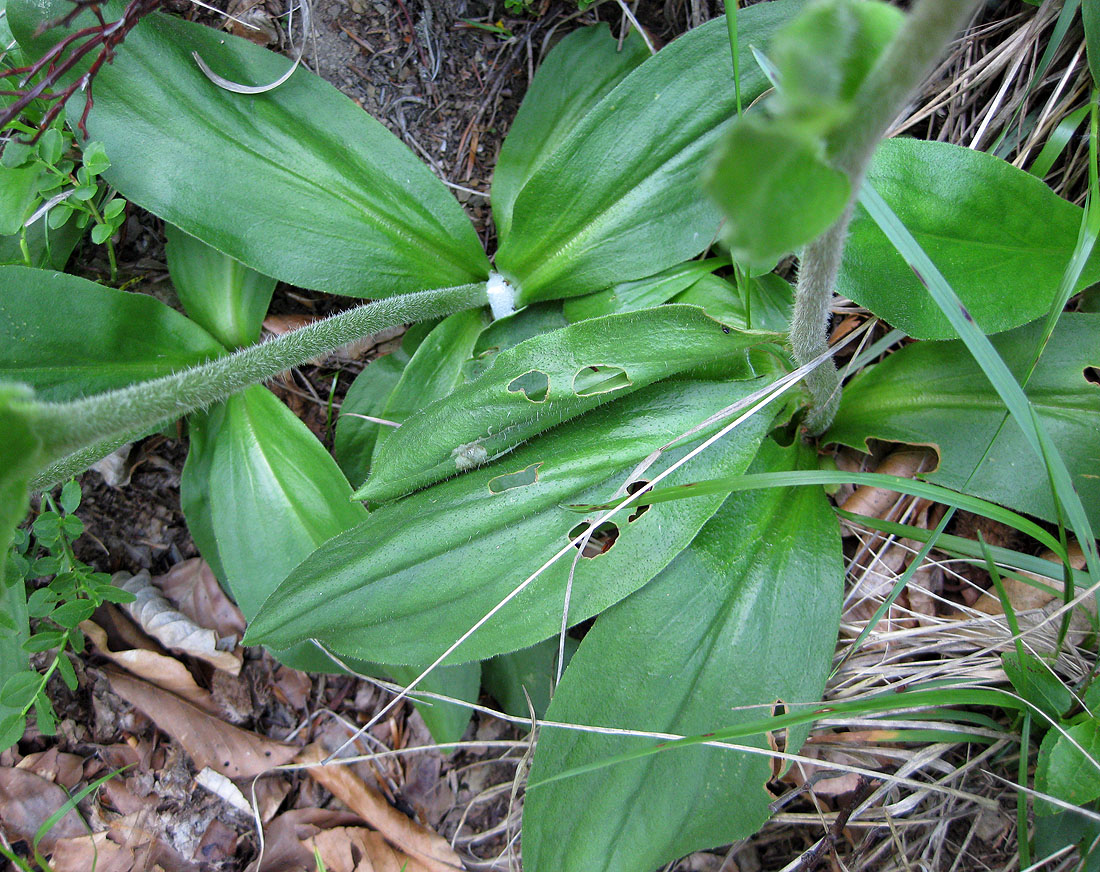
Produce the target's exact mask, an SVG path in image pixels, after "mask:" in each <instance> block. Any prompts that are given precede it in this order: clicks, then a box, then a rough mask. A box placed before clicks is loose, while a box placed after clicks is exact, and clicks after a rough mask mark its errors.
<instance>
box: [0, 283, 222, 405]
mask: <svg viewBox="0 0 1100 872" xmlns="http://www.w3.org/2000/svg"><path fill="white" fill-rule="evenodd" d="M222 354H225V349H224V348H223V347H222V346H221V344H220V343H219V342H218V341H217V340H215V339H214V338H213V337H212V336H211V335H210V334H209V333H207V332H206V331H205V330H203V329H202V328H201V327H199V325H198V324H196V323H195V322H193V321H189V320H188V319H187V318H185V317H184V316H183V315H181V314H180V313H179V312H176V311H174V310H173V309H169V308H168V307H167V306H166V305H164V303H162V302H160V301H159V300H157V299H155V298H154V297H150V296H147V295H146V294H135V293H128V292H126V291H117V290H115V289H114V288H106V287H104V286H103V285H97V284H96V283H95V282H90V281H88V280H87V279H82V278H78V277H77V276H70V275H65V274H64V273H58V272H52V271H50V270H38V269H31V268H29V267H22V266H0V377H2V378H6V379H10V380H13V381H20V382H25V383H27V384H29V385H31V386H33V387H34V389H35V391H36V392H37V393H38V395H39V397H40V398H41V399H46V400H53V401H60V400H70V399H74V398H76V397H81V396H87V395H89V394H95V393H100V392H102V391H107V390H112V389H114V388H120V387H124V386H125V385H128V384H133V383H134V382H139V381H146V380H148V379H153V378H158V377H160V376H163V375H168V373H171V372H175V371H177V370H181V369H187V368H188V367H191V366H195V365H196V364H199V363H203V362H205V361H207V360H211V359H212V358H215V357H218V356H220V355H222Z"/></svg>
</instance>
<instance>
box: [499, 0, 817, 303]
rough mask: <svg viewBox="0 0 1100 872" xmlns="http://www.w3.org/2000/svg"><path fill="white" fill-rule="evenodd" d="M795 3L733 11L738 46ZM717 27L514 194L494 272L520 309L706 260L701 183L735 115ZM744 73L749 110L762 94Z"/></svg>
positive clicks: (667, 52)
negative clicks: (507, 283)
mask: <svg viewBox="0 0 1100 872" xmlns="http://www.w3.org/2000/svg"><path fill="white" fill-rule="evenodd" d="M801 6H802V3H801V2H796V0H777V2H772V3H761V4H757V5H755V6H752V7H750V8H748V9H744V10H742V11H740V12H739V13H738V22H739V45H740V50H741V52H742V53H744V54H747V53H748V51H749V46H750V44H754V43H755V44H760V43H763V42H766V41H767V40H768V39H769V37H770V36H771V34H772V33H773V32H774V31H775V30H776V29H777V28H778V27H780V26H781V25H782V24H783V23H785V22H786V21H787V20H789V19H790V18H791V16H792V15H794V14H795V13H796V12H797V11H798V10H799V9H800V8H801ZM732 77H733V57H732V52H731V51H730V45H729V37H728V33H727V31H726V23H725V20H724V19H717V20H714V21H709V22H707V23H706V24H704V25H703V26H702V27H699V28H696V29H695V30H693V31H691V32H690V33H688V34H686V35H684V36H682V37H681V38H680V39H677V40H676V41H675V42H673V43H671V44H670V45H668V46H666V47H665V48H664V49H662V50H661V51H660V52H658V53H657V54H656V55H655V56H654V57H652V58H650V59H649V60H647V61H645V63H643V64H642V65H641V66H639V67H637V68H636V69H635V70H634V71H633V72H631V73H630V74H629V75H628V76H627V77H626V78H625V79H623V81H622V82H621V83H620V84H619V85H618V86H617V87H616V88H614V89H613V90H612V91H610V92H609V93H608V94H606V95H605V96H604V97H603V99H602V100H600V102H599V103H597V104H596V105H595V106H594V107H592V108H591V109H590V110H589V111H588V113H587V114H586V115H585V116H584V118H583V119H582V120H581V121H580V122H579V123H578V124H577V125H576V127H574V128H573V130H572V131H571V132H570V133H569V135H568V136H567V137H566V138H565V139H564V140H563V141H562V142H561V143H560V144H559V145H558V147H557V148H556V149H555V150H554V153H553V154H552V155H550V156H549V157H547V158H546V159H545V160H544V161H543V162H542V164H541V165H540V166H539V168H538V169H537V170H536V171H535V173H534V175H532V176H531V178H530V179H529V180H528V181H527V183H526V184H525V185H524V187H523V189H522V190H521V191H520V192H519V195H518V196H517V197H516V201H515V206H514V208H513V213H512V227H511V230H510V232H509V234H508V236H507V238H506V239H504V240H503V242H502V244H501V247H500V250H499V251H498V252H497V256H496V264H497V268H498V269H499V270H500V271H501V273H502V274H503V275H504V276H505V277H506V278H507V279H508V280H509V281H511V282H512V284H513V285H514V286H515V287H516V288H517V290H518V294H517V296H518V301H519V302H520V304H526V303H530V302H533V301H535V300H545V299H553V298H559V297H573V296H577V295H579V294H584V293H589V292H591V291H597V290H600V289H602V288H606V287H610V286H611V285H613V284H615V283H617V282H623V281H628V280H631V279H639V278H643V277H645V276H649V275H653V274H654V273H656V272H658V271H660V270H663V269H667V268H668V267H670V266H673V265H675V264H677V263H682V262H683V261H685V260H688V259H690V258H692V257H694V256H695V255H697V254H699V252H701V251H703V250H704V249H705V248H706V247H707V246H708V245H710V243H711V242H712V240H713V239H714V237H715V234H716V233H717V231H718V224H719V215H718V211H717V209H716V208H715V207H714V206H712V205H711V204H710V203H709V202H707V200H706V198H705V197H704V196H703V194H702V192H701V190H700V188H699V185H698V182H697V179H698V178H699V174H700V172H701V170H702V166H703V164H704V163H705V161H706V159H707V156H708V155H709V153H710V151H711V150H712V148H713V145H714V143H715V142H716V141H717V139H718V137H719V136H720V134H721V131H722V128H723V125H724V123H725V122H726V121H727V120H728V119H729V118H731V117H732V116H733V115H734V113H735V111H736V97H735V94H734V89H733V88H732V87H726V86H724V85H722V84H716V83H726V82H730V81H732ZM768 86H769V85H768V82H767V79H766V78H765V77H764V75H763V74H762V73H761V72H760V71H759V70H756V69H742V71H741V94H742V97H743V99H744V100H746V101H751V100H753V99H755V98H756V97H757V96H759V95H760V94H761V93H763V91H764V90H765V89H766V88H767V87H768Z"/></svg>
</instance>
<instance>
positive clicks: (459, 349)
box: [372, 309, 488, 677]
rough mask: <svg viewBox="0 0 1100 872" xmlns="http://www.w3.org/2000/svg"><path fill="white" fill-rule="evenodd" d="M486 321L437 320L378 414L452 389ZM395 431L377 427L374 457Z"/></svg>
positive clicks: (398, 418)
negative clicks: (437, 322)
mask: <svg viewBox="0 0 1100 872" xmlns="http://www.w3.org/2000/svg"><path fill="white" fill-rule="evenodd" d="M487 323H488V315H487V313H486V311H485V310H484V309H468V310H467V311H465V312H456V313H455V314H454V315H449V316H448V317H446V318H444V319H443V320H442V321H440V322H439V324H437V325H436V326H435V327H434V328H433V329H432V331H431V333H429V334H428V335H427V336H425V337H424V339H423V341H422V342H421V343H420V344H419V345H418V346H417V348H416V351H415V352H414V353H413V356H412V358H411V359H410V360H409V363H408V365H407V366H406V367H405V369H404V370H403V371H402V373H401V375H400V377H399V378H398V380H397V384H395V385H394V387H393V390H392V391H391V392H390V395H389V398H388V399H387V400H386V403H385V405H383V406H382V410H381V412H380V413H379V415H378V417H380V418H384V419H386V420H387V421H394V422H396V423H398V424H403V423H404V422H405V420H406V419H407V418H408V417H409V416H410V415H412V414H413V413H414V412H417V411H419V410H420V409H422V408H424V407H425V406H427V405H428V404H429V403H431V402H433V401H435V400H438V399H442V398H443V397H445V396H447V395H448V394H449V393H450V392H451V391H452V390H454V388H455V387H456V386H457V385H458V384H459V383H460V382H461V381H462V366H463V364H464V363H466V361H467V360H468V359H469V358H470V355H471V354H472V352H473V349H474V344H475V343H476V342H477V340H478V337H479V336H480V335H481V331H482V330H483V329H484V328H485V326H486V324H487ZM396 432H397V431H396V430H395V429H394V428H392V427H388V426H384V425H383V426H380V427H379V429H378V435H377V437H376V438H375V443H374V457H376V458H377V457H378V452H379V449H381V447H382V446H383V445H385V444H386V442H387V441H388V439H389V438H390V436H391V435H393V434H394V433H396ZM372 463H373V462H372ZM414 677H415V676H414Z"/></svg>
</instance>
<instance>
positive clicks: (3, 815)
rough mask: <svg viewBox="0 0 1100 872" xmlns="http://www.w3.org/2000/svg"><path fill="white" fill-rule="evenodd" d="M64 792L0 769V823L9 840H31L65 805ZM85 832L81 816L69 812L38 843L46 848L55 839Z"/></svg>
mask: <svg viewBox="0 0 1100 872" xmlns="http://www.w3.org/2000/svg"><path fill="white" fill-rule="evenodd" d="M68 799H69V796H68V794H67V793H65V791H64V789H63V788H61V787H60V786H58V785H57V784H54V783H53V782H52V781H49V780H47V779H45V778H43V777H42V776H41V775H35V774H34V773H33V772H28V771H26V770H25V769H14V768H5V769H0V821H3V823H4V830H5V832H7V833H8V838H9V839H12V840H18V839H26V840H28V841H30V840H32V839H33V838H34V836H35V833H37V832H38V828H39V827H40V826H42V824H44V823H45V822H46V821H47V820H49V818H50V816H51V815H52V814H53V813H54V812H56V811H57V810H58V809H59V808H61V806H63V805H64V804H65V803H66V802H68ZM86 832H87V830H86V829H85V827H84V824H83V823H82V822H81V820H80V816H79V815H78V814H77V813H76V812H75V811H73V810H72V809H70V810H69V811H67V812H65V814H64V816H62V818H61V820H59V821H58V822H57V823H56V824H54V825H53V827H52V828H51V829H50V831H49V832H48V833H46V835H45V836H44V837H43V838H42V841H41V842H40V843H39V844H40V845H42V846H43V847H45V848H47V849H48V848H49V847H50V845H51V844H52V843H53V842H54V841H55V840H56V839H65V838H69V837H71V836H79V835H83V834H84V833H86Z"/></svg>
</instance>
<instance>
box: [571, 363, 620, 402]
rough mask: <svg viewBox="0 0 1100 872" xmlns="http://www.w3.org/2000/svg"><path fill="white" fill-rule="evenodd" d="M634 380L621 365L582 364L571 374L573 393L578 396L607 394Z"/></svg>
mask: <svg viewBox="0 0 1100 872" xmlns="http://www.w3.org/2000/svg"><path fill="white" fill-rule="evenodd" d="M632 384H634V382H632V381H631V380H630V376H628V375H627V374H626V370H625V369H623V368H622V367H621V366H604V365H603V364H599V365H594V366H584V367H581V368H580V369H578V370H577V374H576V375H575V376H573V393H575V394H576V395H577V396H578V397H592V396H595V395H596V394H609V393H611V392H612V391H621V390H622V389H623V388H628V387H630V386H631V385H632Z"/></svg>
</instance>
